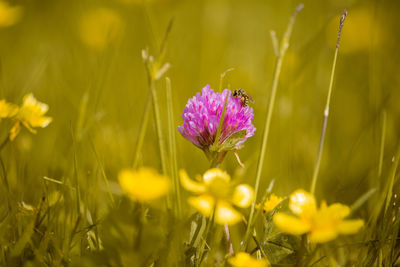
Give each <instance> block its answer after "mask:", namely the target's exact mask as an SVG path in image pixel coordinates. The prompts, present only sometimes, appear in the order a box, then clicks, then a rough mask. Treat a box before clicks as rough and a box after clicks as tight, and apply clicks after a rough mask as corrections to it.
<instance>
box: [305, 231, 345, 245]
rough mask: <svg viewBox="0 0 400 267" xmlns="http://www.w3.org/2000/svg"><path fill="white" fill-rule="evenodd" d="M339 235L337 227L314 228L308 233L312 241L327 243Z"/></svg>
mask: <svg viewBox="0 0 400 267" xmlns="http://www.w3.org/2000/svg"><path fill="white" fill-rule="evenodd" d="M337 236H338V232H337V231H336V229H333V228H328V229H318V230H312V231H311V233H310V234H309V235H308V239H309V240H310V242H312V243H326V242H329V241H331V240H333V239H335V238H336V237H337Z"/></svg>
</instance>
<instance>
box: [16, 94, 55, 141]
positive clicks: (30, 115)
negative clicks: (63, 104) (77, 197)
mask: <svg viewBox="0 0 400 267" xmlns="http://www.w3.org/2000/svg"><path fill="white" fill-rule="evenodd" d="M48 110H49V106H48V105H47V104H45V103H42V102H39V101H37V100H36V98H35V97H34V96H33V94H32V93H30V94H27V95H25V96H24V98H23V100H22V106H21V107H20V108H19V109H18V112H17V113H16V115H15V117H14V120H15V123H14V126H13V127H12V128H11V130H10V140H11V141H12V140H14V139H15V137H17V135H18V133H19V131H20V130H21V123H22V124H23V125H24V126H25V127H26V128H27V129H28V130H29V131H30V132H31V133H33V134H36V130H35V129H33V128H34V127H42V128H45V127H46V126H47V125H49V123H50V122H51V121H52V120H53V119H52V118H51V117H47V116H44V114H46V112H47V111H48Z"/></svg>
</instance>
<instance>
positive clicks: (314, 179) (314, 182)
mask: <svg viewBox="0 0 400 267" xmlns="http://www.w3.org/2000/svg"><path fill="white" fill-rule="evenodd" d="M346 16H347V10H344V11H343V13H342V15H341V16H340V24H339V32H338V37H337V41H336V49H335V55H334V57H333V64H332V71H331V78H330V81H329V89H328V96H327V98H326V104H325V110H324V121H323V123H322V131H321V138H320V141H319V146H318V152H317V159H316V161H315V166H314V172H313V176H312V182H311V189H310V192H311V194H314V192H315V186H316V185H317V179H318V173H319V169H320V166H321V158H322V152H323V150H324V141H325V134H326V127H327V125H328V117H329V107H330V103H331V97H332V89H333V79H334V78H335V69H336V61H337V56H338V52H339V42H340V35H341V33H342V28H343V24H344V20H345V19H346Z"/></svg>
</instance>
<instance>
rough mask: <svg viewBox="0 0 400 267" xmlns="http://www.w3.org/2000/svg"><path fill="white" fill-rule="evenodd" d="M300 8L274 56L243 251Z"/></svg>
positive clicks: (292, 18)
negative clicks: (270, 86)
mask: <svg viewBox="0 0 400 267" xmlns="http://www.w3.org/2000/svg"><path fill="white" fill-rule="evenodd" d="M301 9H303V4H300V5H299V6H297V8H296V9H295V11H294V12H293V14H292V16H291V18H290V21H289V24H288V26H287V29H286V32H285V34H284V36H283V39H282V42H281V46H280V50H279V53H278V54H277V58H276V65H275V70H274V76H273V81H272V91H271V97H270V99H269V105H268V111H267V118H266V120H265V126H264V132H263V139H262V144H261V147H260V156H259V158H258V163H257V172H256V183H255V187H254V191H255V196H254V202H253V204H252V206H251V211H250V217H249V222H248V224H247V228H246V234H245V239H244V241H243V244H242V251H244V250H245V249H246V247H247V242H248V239H249V237H250V233H251V226H252V224H253V216H254V210H255V203H256V201H257V196H258V191H259V186H260V179H261V173H262V168H263V163H264V158H265V152H266V150H267V143H268V135H269V130H270V125H271V118H272V112H273V110H274V104H275V98H276V92H277V89H278V82H279V76H280V73H281V67H282V62H283V58H284V56H285V54H286V51H287V49H288V47H289V39H290V35H291V34H292V29H293V25H294V22H295V19H296V15H297V13H298V12H299V11H300V10H301Z"/></svg>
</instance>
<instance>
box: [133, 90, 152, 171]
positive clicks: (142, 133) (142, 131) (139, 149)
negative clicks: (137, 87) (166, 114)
mask: <svg viewBox="0 0 400 267" xmlns="http://www.w3.org/2000/svg"><path fill="white" fill-rule="evenodd" d="M150 108H151V92H150V90H149V93H148V95H147V100H146V106H145V107H144V113H143V117H142V122H141V124H140V130H139V136H138V139H137V144H136V149H135V157H134V160H133V165H132V168H133V169H134V170H135V169H136V168H137V167H138V165H139V159H140V155H141V153H142V147H143V143H144V137H145V136H146V131H147V125H148V123H149V117H150Z"/></svg>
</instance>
